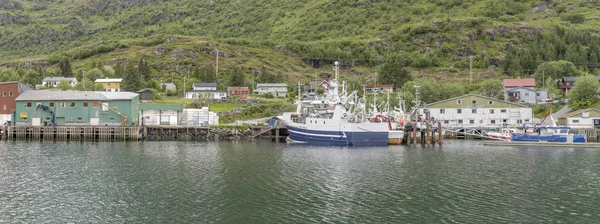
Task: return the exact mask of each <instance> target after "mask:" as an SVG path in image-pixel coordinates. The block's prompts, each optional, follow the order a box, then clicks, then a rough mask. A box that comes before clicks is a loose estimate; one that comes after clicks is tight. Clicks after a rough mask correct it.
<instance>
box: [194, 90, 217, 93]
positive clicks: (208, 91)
mask: <svg viewBox="0 0 600 224" xmlns="http://www.w3.org/2000/svg"><path fill="white" fill-rule="evenodd" d="M185 92H187V93H227V91H222V90H188V91H185Z"/></svg>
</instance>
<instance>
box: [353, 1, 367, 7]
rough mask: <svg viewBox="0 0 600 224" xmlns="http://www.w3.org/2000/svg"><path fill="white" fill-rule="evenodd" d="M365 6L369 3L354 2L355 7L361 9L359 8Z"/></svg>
mask: <svg viewBox="0 0 600 224" xmlns="http://www.w3.org/2000/svg"><path fill="white" fill-rule="evenodd" d="M366 4H369V3H368V2H362V1H360V2H356V7H361V6H363V5H366Z"/></svg>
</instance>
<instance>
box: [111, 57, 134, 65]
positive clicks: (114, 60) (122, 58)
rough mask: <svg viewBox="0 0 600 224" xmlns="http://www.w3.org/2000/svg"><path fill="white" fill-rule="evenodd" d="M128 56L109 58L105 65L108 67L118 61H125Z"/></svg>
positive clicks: (127, 59)
mask: <svg viewBox="0 0 600 224" xmlns="http://www.w3.org/2000/svg"><path fill="white" fill-rule="evenodd" d="M129 60H130V58H129V57H120V58H112V59H110V60H108V61H107V62H106V65H108V66H110V67H115V65H116V64H117V63H119V62H121V63H124V62H126V61H129Z"/></svg>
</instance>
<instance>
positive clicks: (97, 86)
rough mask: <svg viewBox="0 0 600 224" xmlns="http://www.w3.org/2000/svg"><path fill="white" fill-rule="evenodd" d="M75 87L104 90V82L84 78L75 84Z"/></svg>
mask: <svg viewBox="0 0 600 224" xmlns="http://www.w3.org/2000/svg"><path fill="white" fill-rule="evenodd" d="M74 89H75V90H79V91H103V90H104V87H102V84H100V83H95V82H94V81H91V80H89V79H83V80H81V81H80V82H78V83H77V84H75V87H74Z"/></svg>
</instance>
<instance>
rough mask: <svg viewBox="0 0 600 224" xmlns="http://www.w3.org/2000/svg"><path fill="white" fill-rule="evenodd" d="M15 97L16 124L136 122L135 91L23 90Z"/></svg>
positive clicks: (114, 123)
mask: <svg viewBox="0 0 600 224" xmlns="http://www.w3.org/2000/svg"><path fill="white" fill-rule="evenodd" d="M15 101H16V104H17V105H16V109H15V112H14V113H13V115H12V116H13V121H14V123H13V124H14V125H16V126H44V125H52V121H54V124H55V125H57V126H89V125H92V126H123V125H126V126H138V125H139V110H140V109H139V107H140V101H139V95H138V94H136V93H131V92H84V91H27V92H25V93H23V94H21V95H20V96H19V97H17V99H16V100H15Z"/></svg>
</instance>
